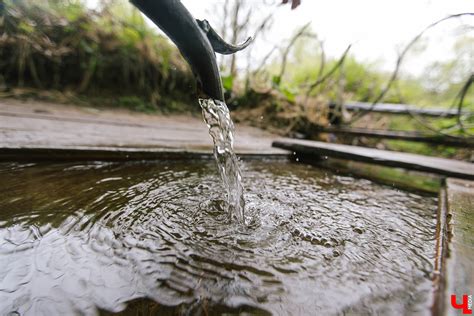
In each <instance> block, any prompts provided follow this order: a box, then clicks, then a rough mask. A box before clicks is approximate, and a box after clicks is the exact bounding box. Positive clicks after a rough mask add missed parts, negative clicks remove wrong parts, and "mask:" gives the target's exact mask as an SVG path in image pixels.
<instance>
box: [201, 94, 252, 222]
mask: <svg viewBox="0 0 474 316" xmlns="http://www.w3.org/2000/svg"><path fill="white" fill-rule="evenodd" d="M199 104H200V105H201V108H202V115H203V118H204V121H205V122H206V124H207V126H208V127H209V135H211V137H212V140H213V142H214V157H215V158H216V162H217V168H218V170H219V174H220V176H221V179H222V182H223V184H224V187H225V190H226V193H227V211H228V213H229V217H230V218H237V220H238V221H240V222H242V223H245V217H244V207H245V201H244V190H243V187H242V176H241V172H240V168H239V161H238V159H237V156H236V155H235V152H234V123H233V122H232V119H231V118H230V113H229V109H228V108H227V105H226V104H225V103H224V102H222V101H219V100H213V99H199Z"/></svg>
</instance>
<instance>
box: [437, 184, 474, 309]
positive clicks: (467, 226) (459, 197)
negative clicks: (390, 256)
mask: <svg viewBox="0 0 474 316" xmlns="http://www.w3.org/2000/svg"><path fill="white" fill-rule="evenodd" d="M446 190H447V194H446V195H447V203H446V205H447V213H448V216H449V220H448V231H449V244H448V256H447V258H446V260H445V265H446V267H445V277H444V281H445V285H444V294H445V295H444V304H443V307H444V313H442V314H444V315H461V314H462V311H460V310H456V309H454V308H453V307H452V306H451V295H456V298H457V300H456V301H457V303H461V302H462V296H463V295H473V294H474V293H473V290H474V182H473V181H466V180H459V179H449V178H448V179H447V181H446ZM471 299H472V296H471Z"/></svg>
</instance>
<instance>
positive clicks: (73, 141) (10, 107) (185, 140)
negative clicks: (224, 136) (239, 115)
mask: <svg viewBox="0 0 474 316" xmlns="http://www.w3.org/2000/svg"><path fill="white" fill-rule="evenodd" d="M277 137H278V136H275V135H273V134H270V133H268V132H266V131H263V130H260V129H258V128H253V127H249V126H241V125H239V126H237V127H236V136H235V149H236V151H237V153H238V154H240V155H248V156H255V155H281V156H283V155H286V154H287V153H286V152H285V151H283V150H280V149H277V148H273V147H272V146H271V143H272V141H273V140H274V139H276V138H277ZM212 150H213V145H212V140H211V138H210V136H209V134H208V130H207V127H206V125H205V124H204V122H203V121H202V120H201V118H200V117H192V116H189V115H187V116H184V115H173V116H171V115H170V116H165V115H146V114H143V113H134V112H128V111H127V112H126V111H123V110H122V111H120V110H111V109H92V108H85V107H77V106H65V105H58V104H46V103H43V102H37V101H28V102H20V101H17V100H0V159H1V160H15V159H17V160H25V159H27V158H28V159H30V160H35V159H39V160H44V159H46V158H47V157H51V158H54V159H55V160H60V159H64V160H71V159H74V158H77V159H79V157H81V158H80V159H87V160H90V159H92V160H94V159H96V160H99V159H113V160H121V159H159V158H162V157H165V156H167V157H170V156H173V157H177V156H182V155H180V154H179V153H178V152H180V153H183V154H185V155H188V156H189V157H192V156H193V155H201V154H208V155H209V154H212ZM15 157H16V158H15ZM61 157H62V158H61Z"/></svg>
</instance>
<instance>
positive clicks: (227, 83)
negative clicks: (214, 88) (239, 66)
mask: <svg viewBox="0 0 474 316" xmlns="http://www.w3.org/2000/svg"><path fill="white" fill-rule="evenodd" d="M222 86H223V87H224V89H225V90H227V91H232V88H233V87H234V76H232V75H228V76H222Z"/></svg>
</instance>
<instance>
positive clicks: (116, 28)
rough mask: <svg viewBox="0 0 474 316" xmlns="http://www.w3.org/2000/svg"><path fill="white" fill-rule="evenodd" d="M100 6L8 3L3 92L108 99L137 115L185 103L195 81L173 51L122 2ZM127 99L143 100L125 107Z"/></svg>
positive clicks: (0, 64) (3, 25)
mask: <svg viewBox="0 0 474 316" xmlns="http://www.w3.org/2000/svg"><path fill="white" fill-rule="evenodd" d="M105 3H106V5H104V6H103V7H102V8H101V9H100V10H99V11H92V10H89V9H87V7H86V6H85V2H83V1H78V0H76V1H74V0H71V1H59V0H39V1H33V0H22V1H13V0H7V1H6V2H5V4H4V5H5V8H4V16H3V18H2V20H1V21H0V34H2V36H3V37H2V38H3V40H2V41H0V73H1V74H2V78H1V79H2V81H3V82H5V84H6V86H7V88H15V87H20V88H21V87H34V88H38V89H54V90H60V91H72V92H75V93H77V94H84V95H88V96H93V95H113V96H115V97H116V98H120V97H124V98H125V99H124V100H125V101H124V100H121V101H119V102H118V103H117V104H118V105H121V104H122V103H125V104H127V107H131V108H135V109H138V110H140V111H151V110H153V109H154V108H157V107H162V108H163V107H166V106H168V104H166V103H165V102H166V101H167V100H171V99H177V100H178V101H179V102H181V103H188V104H191V103H192V94H190V93H189V91H190V89H189V88H190V86H193V85H194V78H193V76H192V74H191V73H190V71H189V70H188V68H187V66H186V65H185V63H184V61H183V60H182V58H181V57H180V55H179V52H178V51H177V50H176V48H175V47H174V46H172V45H170V44H169V41H168V40H167V39H165V38H163V37H162V36H160V35H158V34H156V32H155V31H154V30H153V29H152V28H150V27H149V26H148V25H147V24H146V22H145V21H144V19H143V17H142V15H141V14H140V13H139V12H138V11H137V10H136V9H135V8H134V7H132V6H131V5H130V4H129V3H128V2H127V1H109V2H105ZM130 95H134V96H140V97H139V99H140V100H142V101H140V102H138V100H134V102H133V103H134V104H135V105H134V106H129V105H130V104H128V101H130V100H127V98H128V97H129V96H130ZM192 108H194V105H193V106H192Z"/></svg>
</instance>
